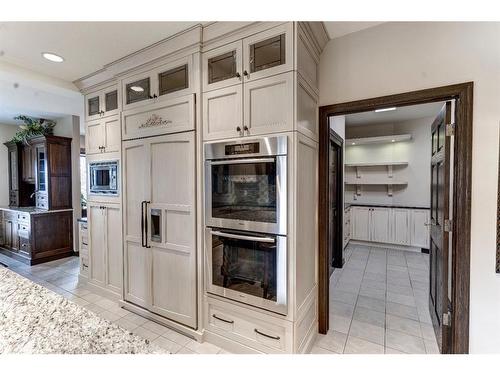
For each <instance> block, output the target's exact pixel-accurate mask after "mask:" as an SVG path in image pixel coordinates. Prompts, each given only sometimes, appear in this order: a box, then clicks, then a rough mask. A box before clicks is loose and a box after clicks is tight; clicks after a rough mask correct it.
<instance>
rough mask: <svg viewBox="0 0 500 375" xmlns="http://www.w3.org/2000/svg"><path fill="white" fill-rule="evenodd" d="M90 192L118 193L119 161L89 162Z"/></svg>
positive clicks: (102, 193) (99, 193)
mask: <svg viewBox="0 0 500 375" xmlns="http://www.w3.org/2000/svg"><path fill="white" fill-rule="evenodd" d="M89 192H90V194H98V195H113V196H116V195H118V161H116V160H113V161H98V162H91V163H89Z"/></svg>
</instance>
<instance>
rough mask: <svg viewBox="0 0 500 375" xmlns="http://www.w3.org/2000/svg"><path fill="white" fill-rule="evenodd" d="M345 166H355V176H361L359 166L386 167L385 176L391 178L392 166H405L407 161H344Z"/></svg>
mask: <svg viewBox="0 0 500 375" xmlns="http://www.w3.org/2000/svg"><path fill="white" fill-rule="evenodd" d="M344 165H345V166H346V167H354V168H356V178H361V168H369V167H387V177H389V178H392V176H393V173H392V172H393V167H406V166H407V165H408V162H406V161H388V162H378V163H346V164H344Z"/></svg>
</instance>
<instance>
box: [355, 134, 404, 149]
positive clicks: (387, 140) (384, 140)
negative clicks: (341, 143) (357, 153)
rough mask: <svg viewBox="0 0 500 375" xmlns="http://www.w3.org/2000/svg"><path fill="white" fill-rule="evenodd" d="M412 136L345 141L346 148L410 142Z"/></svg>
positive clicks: (399, 135) (402, 135)
mask: <svg viewBox="0 0 500 375" xmlns="http://www.w3.org/2000/svg"><path fill="white" fill-rule="evenodd" d="M410 139H411V134H398V135H384V136H381V137H366V138H351V139H346V140H345V145H346V146H348V147H349V146H357V145H371V144H383V143H396V142H404V141H409V140H410Z"/></svg>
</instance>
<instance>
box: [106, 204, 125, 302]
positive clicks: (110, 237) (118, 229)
mask: <svg viewBox="0 0 500 375" xmlns="http://www.w3.org/2000/svg"><path fill="white" fill-rule="evenodd" d="M105 207H106V208H105V219H106V226H105V229H106V231H105V233H104V236H105V240H104V243H105V249H106V287H107V288H110V289H112V290H114V291H115V292H117V293H120V292H121V290H122V279H123V256H122V215H121V210H120V206H119V205H105Z"/></svg>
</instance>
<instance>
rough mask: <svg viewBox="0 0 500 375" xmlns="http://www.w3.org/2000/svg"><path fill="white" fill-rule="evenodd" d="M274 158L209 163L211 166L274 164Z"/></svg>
mask: <svg viewBox="0 0 500 375" xmlns="http://www.w3.org/2000/svg"><path fill="white" fill-rule="evenodd" d="M275 161H276V160H275V159H274V158H253V159H230V160H217V161H208V163H209V164H211V165H224V164H248V163H274V162H275Z"/></svg>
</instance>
